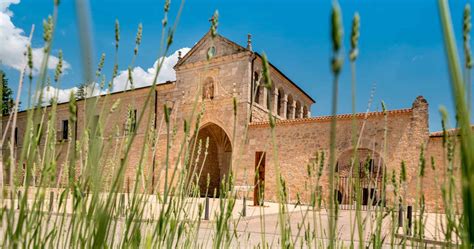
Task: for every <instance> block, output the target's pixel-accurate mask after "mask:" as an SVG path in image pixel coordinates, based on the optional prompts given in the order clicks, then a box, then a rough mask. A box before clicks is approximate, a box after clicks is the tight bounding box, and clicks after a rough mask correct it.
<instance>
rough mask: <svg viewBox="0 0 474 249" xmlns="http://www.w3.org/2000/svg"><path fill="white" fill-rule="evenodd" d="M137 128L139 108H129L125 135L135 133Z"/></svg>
mask: <svg viewBox="0 0 474 249" xmlns="http://www.w3.org/2000/svg"><path fill="white" fill-rule="evenodd" d="M136 129H137V109H129V110H128V115H127V120H126V121H125V124H124V130H125V135H128V134H131V133H134V132H135V131H136Z"/></svg>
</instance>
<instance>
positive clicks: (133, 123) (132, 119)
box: [130, 109, 137, 132]
mask: <svg viewBox="0 0 474 249" xmlns="http://www.w3.org/2000/svg"><path fill="white" fill-rule="evenodd" d="M136 128H137V109H133V110H132V111H131V112H130V131H131V132H135V130H136Z"/></svg>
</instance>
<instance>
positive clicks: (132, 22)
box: [0, 0, 465, 131]
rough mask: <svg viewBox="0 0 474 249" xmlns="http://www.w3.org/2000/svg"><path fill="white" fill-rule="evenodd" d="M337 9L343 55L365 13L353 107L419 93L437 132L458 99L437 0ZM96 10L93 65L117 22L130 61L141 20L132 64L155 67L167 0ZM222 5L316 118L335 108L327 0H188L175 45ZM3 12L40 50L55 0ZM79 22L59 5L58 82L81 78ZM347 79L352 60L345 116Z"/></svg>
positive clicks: (233, 31) (458, 6) (107, 49)
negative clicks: (303, 94)
mask: <svg viewBox="0 0 474 249" xmlns="http://www.w3.org/2000/svg"><path fill="white" fill-rule="evenodd" d="M2 1H3V0H2ZM6 1H7V2H8V1H18V0H6ZM464 4H465V1H452V3H451V5H450V6H451V11H452V17H453V20H454V25H455V28H456V29H457V30H456V31H457V35H458V37H459V41H460V40H461V32H460V31H461V24H462V12H463V7H464ZM178 5H179V2H178V1H173V2H172V5H171V9H172V15H171V17H170V21H171V20H174V15H175V14H176V10H177V9H178V7H179V6H178ZM340 5H341V8H342V12H343V21H344V28H345V37H344V40H345V50H346V51H347V50H348V48H349V34H350V25H351V19H352V16H353V13H354V12H355V11H358V12H359V13H360V16H361V38H360V56H359V59H358V61H357V84H358V85H357V111H359V112H363V111H365V109H366V106H367V101H368V99H369V95H370V90H371V88H372V86H373V85H374V84H376V94H375V101H374V104H373V109H372V110H380V109H381V107H380V101H382V100H383V101H384V102H385V103H386V105H387V106H388V108H389V109H397V108H409V107H411V104H412V102H413V101H414V100H415V98H416V97H417V96H418V95H423V96H424V97H425V98H426V99H427V100H428V102H429V104H430V130H431V131H435V130H439V129H440V117H439V114H438V108H439V106H440V105H445V106H446V107H448V110H449V111H450V112H451V113H453V105H452V99H451V92H450V88H449V81H448V73H447V70H446V69H447V67H446V62H445V55H444V50H443V43H442V36H441V35H442V34H441V29H440V23H439V17H438V9H437V5H436V1H426V0H418V1H415V0H411V1H408V0H393V1H389V0H384V1H381V0H373V1H369V0H360V1H355V0H347V1H340ZM90 6H91V14H92V21H93V31H94V37H93V41H94V50H95V53H96V55H97V58H96V61H97V60H98V58H99V55H100V54H101V53H102V52H104V53H106V55H107V60H106V66H105V72H106V74H107V75H108V76H109V75H110V74H111V71H112V65H113V63H112V57H113V51H114V45H113V43H114V22H115V19H118V20H119V21H120V26H121V46H120V50H119V65H120V69H121V70H124V69H126V68H127V66H128V65H129V64H130V61H131V58H132V55H133V47H134V40H135V34H136V29H137V25H138V24H139V23H142V24H143V43H142V45H141V47H140V52H139V57H138V59H137V61H136V63H135V65H136V66H140V67H142V68H143V69H145V70H146V69H147V68H150V67H152V65H153V63H154V62H155V60H156V59H157V55H158V51H159V42H160V38H161V19H162V17H163V14H162V10H163V1H156V0H154V1H152V0H143V1H139V0H134V1H131V0H128V1H125V0H96V1H91V3H90ZM216 9H217V10H218V11H219V33H220V34H222V35H223V36H225V37H227V38H229V39H231V40H233V41H235V42H237V43H239V44H242V45H245V43H246V39H247V33H251V34H252V41H253V48H254V50H255V51H258V52H265V53H266V54H267V55H268V57H269V59H270V60H271V62H272V63H273V64H274V65H276V66H277V67H279V68H280V69H281V71H283V72H284V73H285V74H286V75H287V76H288V77H290V78H291V79H293V81H295V82H296V83H297V84H298V85H299V86H300V87H301V88H303V89H304V90H305V91H307V92H308V93H309V94H310V95H311V96H312V97H313V98H314V99H315V100H316V104H315V105H314V106H313V108H312V115H313V116H317V115H328V114H329V112H330V103H331V97H330V96H331V87H332V85H331V84H332V76H331V73H330V70H329V58H330V49H331V46H330V42H329V15H330V9H331V1H315V0H313V1H309V0H308V1H298V0H296V1H275V0H273V1H270V0H262V1H256V0H254V1H250V0H241V1H236V0H213V1H211V0H208V1H191V0H188V1H187V2H186V3H185V7H184V11H183V15H182V17H181V19H180V22H179V25H178V30H177V33H176V36H175V39H174V44H173V46H172V49H171V51H172V52H174V51H175V50H177V49H180V48H183V47H192V46H193V44H195V43H196V42H197V41H198V40H199V39H200V38H201V37H202V35H204V33H205V32H207V30H208V29H209V22H208V19H209V18H210V16H211V15H212V13H213V12H214V10H216ZM0 10H1V4H0ZM7 10H8V11H10V17H11V22H12V23H13V24H14V25H15V26H16V28H20V29H22V30H24V31H25V34H23V35H25V36H26V35H28V33H29V30H30V28H31V25H32V24H35V25H36V32H35V34H34V37H33V47H37V48H40V47H41V46H42V39H41V38H42V37H41V32H42V29H41V27H42V25H41V23H42V20H43V19H44V18H46V17H47V16H48V14H50V13H51V12H52V0H48V1H45V0H22V1H21V2H20V3H18V4H11V5H9V7H8V9H7ZM4 12H5V10H4ZM75 18H76V17H75V10H74V3H73V1H71V0H63V1H61V5H60V9H59V19H58V21H59V24H58V27H57V35H56V37H55V40H54V51H53V54H56V53H57V49H59V48H61V49H62V50H63V51H64V57H65V59H66V61H67V62H68V63H69V65H70V68H68V69H67V70H66V71H67V73H66V75H65V76H64V77H63V81H62V82H63V83H62V85H61V87H62V88H71V87H74V86H76V85H77V84H79V82H81V79H82V78H81V77H82V74H81V64H80V50H79V42H78V40H79V39H78V33H77V32H78V31H77V27H76V19H75ZM0 21H1V19H0ZM0 41H1V40H0ZM459 48H461V47H459ZM172 52H170V53H169V54H171V53H172ZM0 55H1V49H0ZM1 60H2V63H3V65H1V66H0V68H2V69H4V70H5V71H6V72H7V76H8V78H9V79H10V85H11V86H12V87H13V88H16V87H17V82H18V75H19V72H18V70H16V69H14V68H12V67H11V66H9V65H5V64H6V63H4V62H3V61H4V59H1ZM350 84H351V82H350V70H349V64H348V62H347V61H346V62H345V64H344V66H343V72H342V76H341V81H340V102H339V107H340V108H339V112H340V113H349V112H351V99H350ZM23 99H26V94H23ZM451 121H452V120H451ZM452 123H453V122H452Z"/></svg>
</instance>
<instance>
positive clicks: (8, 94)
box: [0, 70, 15, 115]
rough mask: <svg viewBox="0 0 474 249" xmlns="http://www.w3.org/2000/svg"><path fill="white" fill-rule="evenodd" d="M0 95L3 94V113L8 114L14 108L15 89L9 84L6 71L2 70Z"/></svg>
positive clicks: (0, 73) (0, 71)
mask: <svg viewBox="0 0 474 249" xmlns="http://www.w3.org/2000/svg"><path fill="white" fill-rule="evenodd" d="M0 95H1V96H2V109H1V112H2V115H8V114H10V112H11V111H12V110H13V106H14V105H15V104H14V101H13V91H12V89H11V88H10V87H9V86H8V79H7V76H6V74H5V72H4V71H2V70H0Z"/></svg>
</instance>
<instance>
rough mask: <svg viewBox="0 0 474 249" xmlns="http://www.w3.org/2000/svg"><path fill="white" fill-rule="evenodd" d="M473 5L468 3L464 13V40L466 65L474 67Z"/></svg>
mask: <svg viewBox="0 0 474 249" xmlns="http://www.w3.org/2000/svg"><path fill="white" fill-rule="evenodd" d="M471 27H472V25H471V5H470V4H466V6H465V7H464V15H463V41H464V57H465V60H466V62H465V63H466V67H467V68H469V69H470V68H472V55H471V45H470V43H471Z"/></svg>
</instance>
